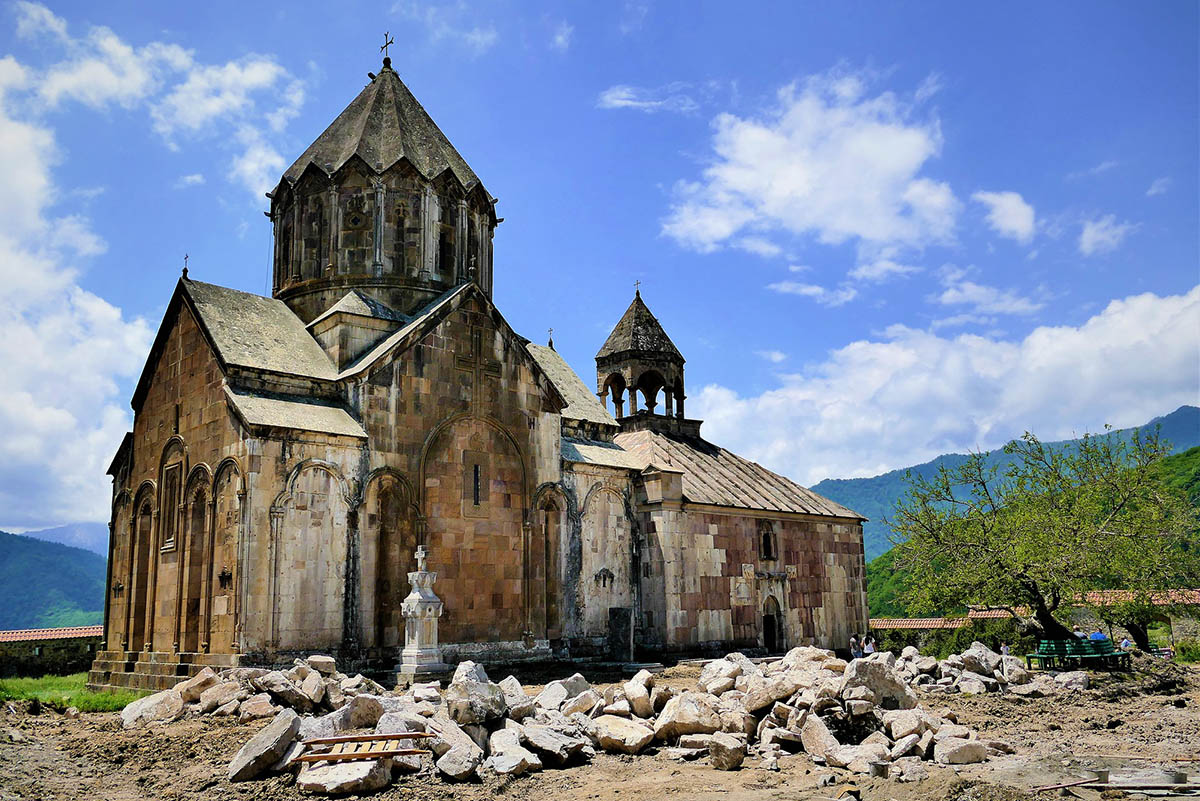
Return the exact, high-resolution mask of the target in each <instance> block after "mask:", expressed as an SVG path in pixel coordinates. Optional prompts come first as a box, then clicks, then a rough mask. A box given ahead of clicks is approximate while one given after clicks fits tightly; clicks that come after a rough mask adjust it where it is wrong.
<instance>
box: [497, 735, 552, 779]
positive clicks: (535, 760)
mask: <svg viewBox="0 0 1200 801" xmlns="http://www.w3.org/2000/svg"><path fill="white" fill-rule="evenodd" d="M488 753H490V754H491V758H492V768H493V769H494V770H495V771H496V772H497V773H500V774H505V775H507V774H512V775H517V776H519V775H521V774H522V773H530V772H533V771H539V770H541V769H542V760H541V758H540V757H538V755H537V754H535V753H533V752H532V751H530V750H529V749H527V748H526V747H525V746H523V745H521V735H520V733H519V732H517V731H513V730H512V729H498V730H496V731H494V732H492V734H491V736H490V737H489V738H488Z"/></svg>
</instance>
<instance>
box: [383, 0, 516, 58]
mask: <svg viewBox="0 0 1200 801" xmlns="http://www.w3.org/2000/svg"><path fill="white" fill-rule="evenodd" d="M392 13H393V14H397V15H399V16H401V17H403V18H405V19H408V20H411V21H413V22H416V23H417V24H419V25H422V26H424V28H425V31H426V33H427V34H428V36H429V40H430V42H432V43H434V44H441V43H446V42H449V43H452V44H456V45H459V46H461V47H463V48H464V49H466V50H467V51H468V52H469V53H471V55H473V56H481V55H483V54H484V53H486V52H487V51H489V50H491V49H492V47H493V46H494V45H495V44H496V42H498V41H499V40H500V34H499V32H498V31H497V30H496V28H495V26H494V25H492V23H491V22H480V21H479V20H478V16H479V12H478V10H477V9H473V8H471V7H470V6H468V5H467V4H466V3H465V2H463V0H454V1H453V2H417V0H400V2H398V3H396V4H395V5H393V6H392Z"/></svg>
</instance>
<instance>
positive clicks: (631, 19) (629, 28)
mask: <svg viewBox="0 0 1200 801" xmlns="http://www.w3.org/2000/svg"><path fill="white" fill-rule="evenodd" d="M649 13H650V3H648V2H645V0H625V3H624V5H623V6H622V7H621V20H620V23H619V25H618V27H619V28H620V29H621V33H623V34H625V35H626V36H628V35H629V34H631V33H635V32H637V31H640V30H641V29H642V26H643V25H645V24H646V16H647V15H648V14H649Z"/></svg>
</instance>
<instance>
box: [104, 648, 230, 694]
mask: <svg viewBox="0 0 1200 801" xmlns="http://www.w3.org/2000/svg"><path fill="white" fill-rule="evenodd" d="M241 664H242V657H241V655H240V654H199V653H168V652H166V651H98V652H97V653H96V659H95V661H93V662H92V669H91V670H90V671H89V672H88V679H87V687H88V689H89V690H97V691H104V690H148V691H151V692H158V691H159V690H169V689H170V688H171V687H174V686H175V685H176V684H178V683H179V682H180V681H183V680H184V679H186V678H188V677H189V676H194V675H196V674H197V673H199V672H200V670H201V669H202V668H204V667H211V668H212V669H213V670H223V669H225V668H230V667H238V666H239V665H241Z"/></svg>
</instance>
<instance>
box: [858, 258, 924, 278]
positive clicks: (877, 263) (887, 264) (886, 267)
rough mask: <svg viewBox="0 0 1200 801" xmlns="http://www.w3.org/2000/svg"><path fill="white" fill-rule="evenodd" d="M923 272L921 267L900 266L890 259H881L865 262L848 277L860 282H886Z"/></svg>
mask: <svg viewBox="0 0 1200 801" xmlns="http://www.w3.org/2000/svg"><path fill="white" fill-rule="evenodd" d="M919 272H921V268H920V267H914V266H912V265H908V264H900V263H898V262H896V261H893V260H892V259H889V258H879V259H875V260H874V261H868V262H863V263H862V264H859V265H857V266H856V267H855V268H854V269H853V270H851V271H850V272H849V273H848V275H849V276H850V277H851V278H853V279H855V280H858V281H875V282H879V281H886V280H888V279H889V278H892V277H893V276H902V275H912V274H913V273H919Z"/></svg>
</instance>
